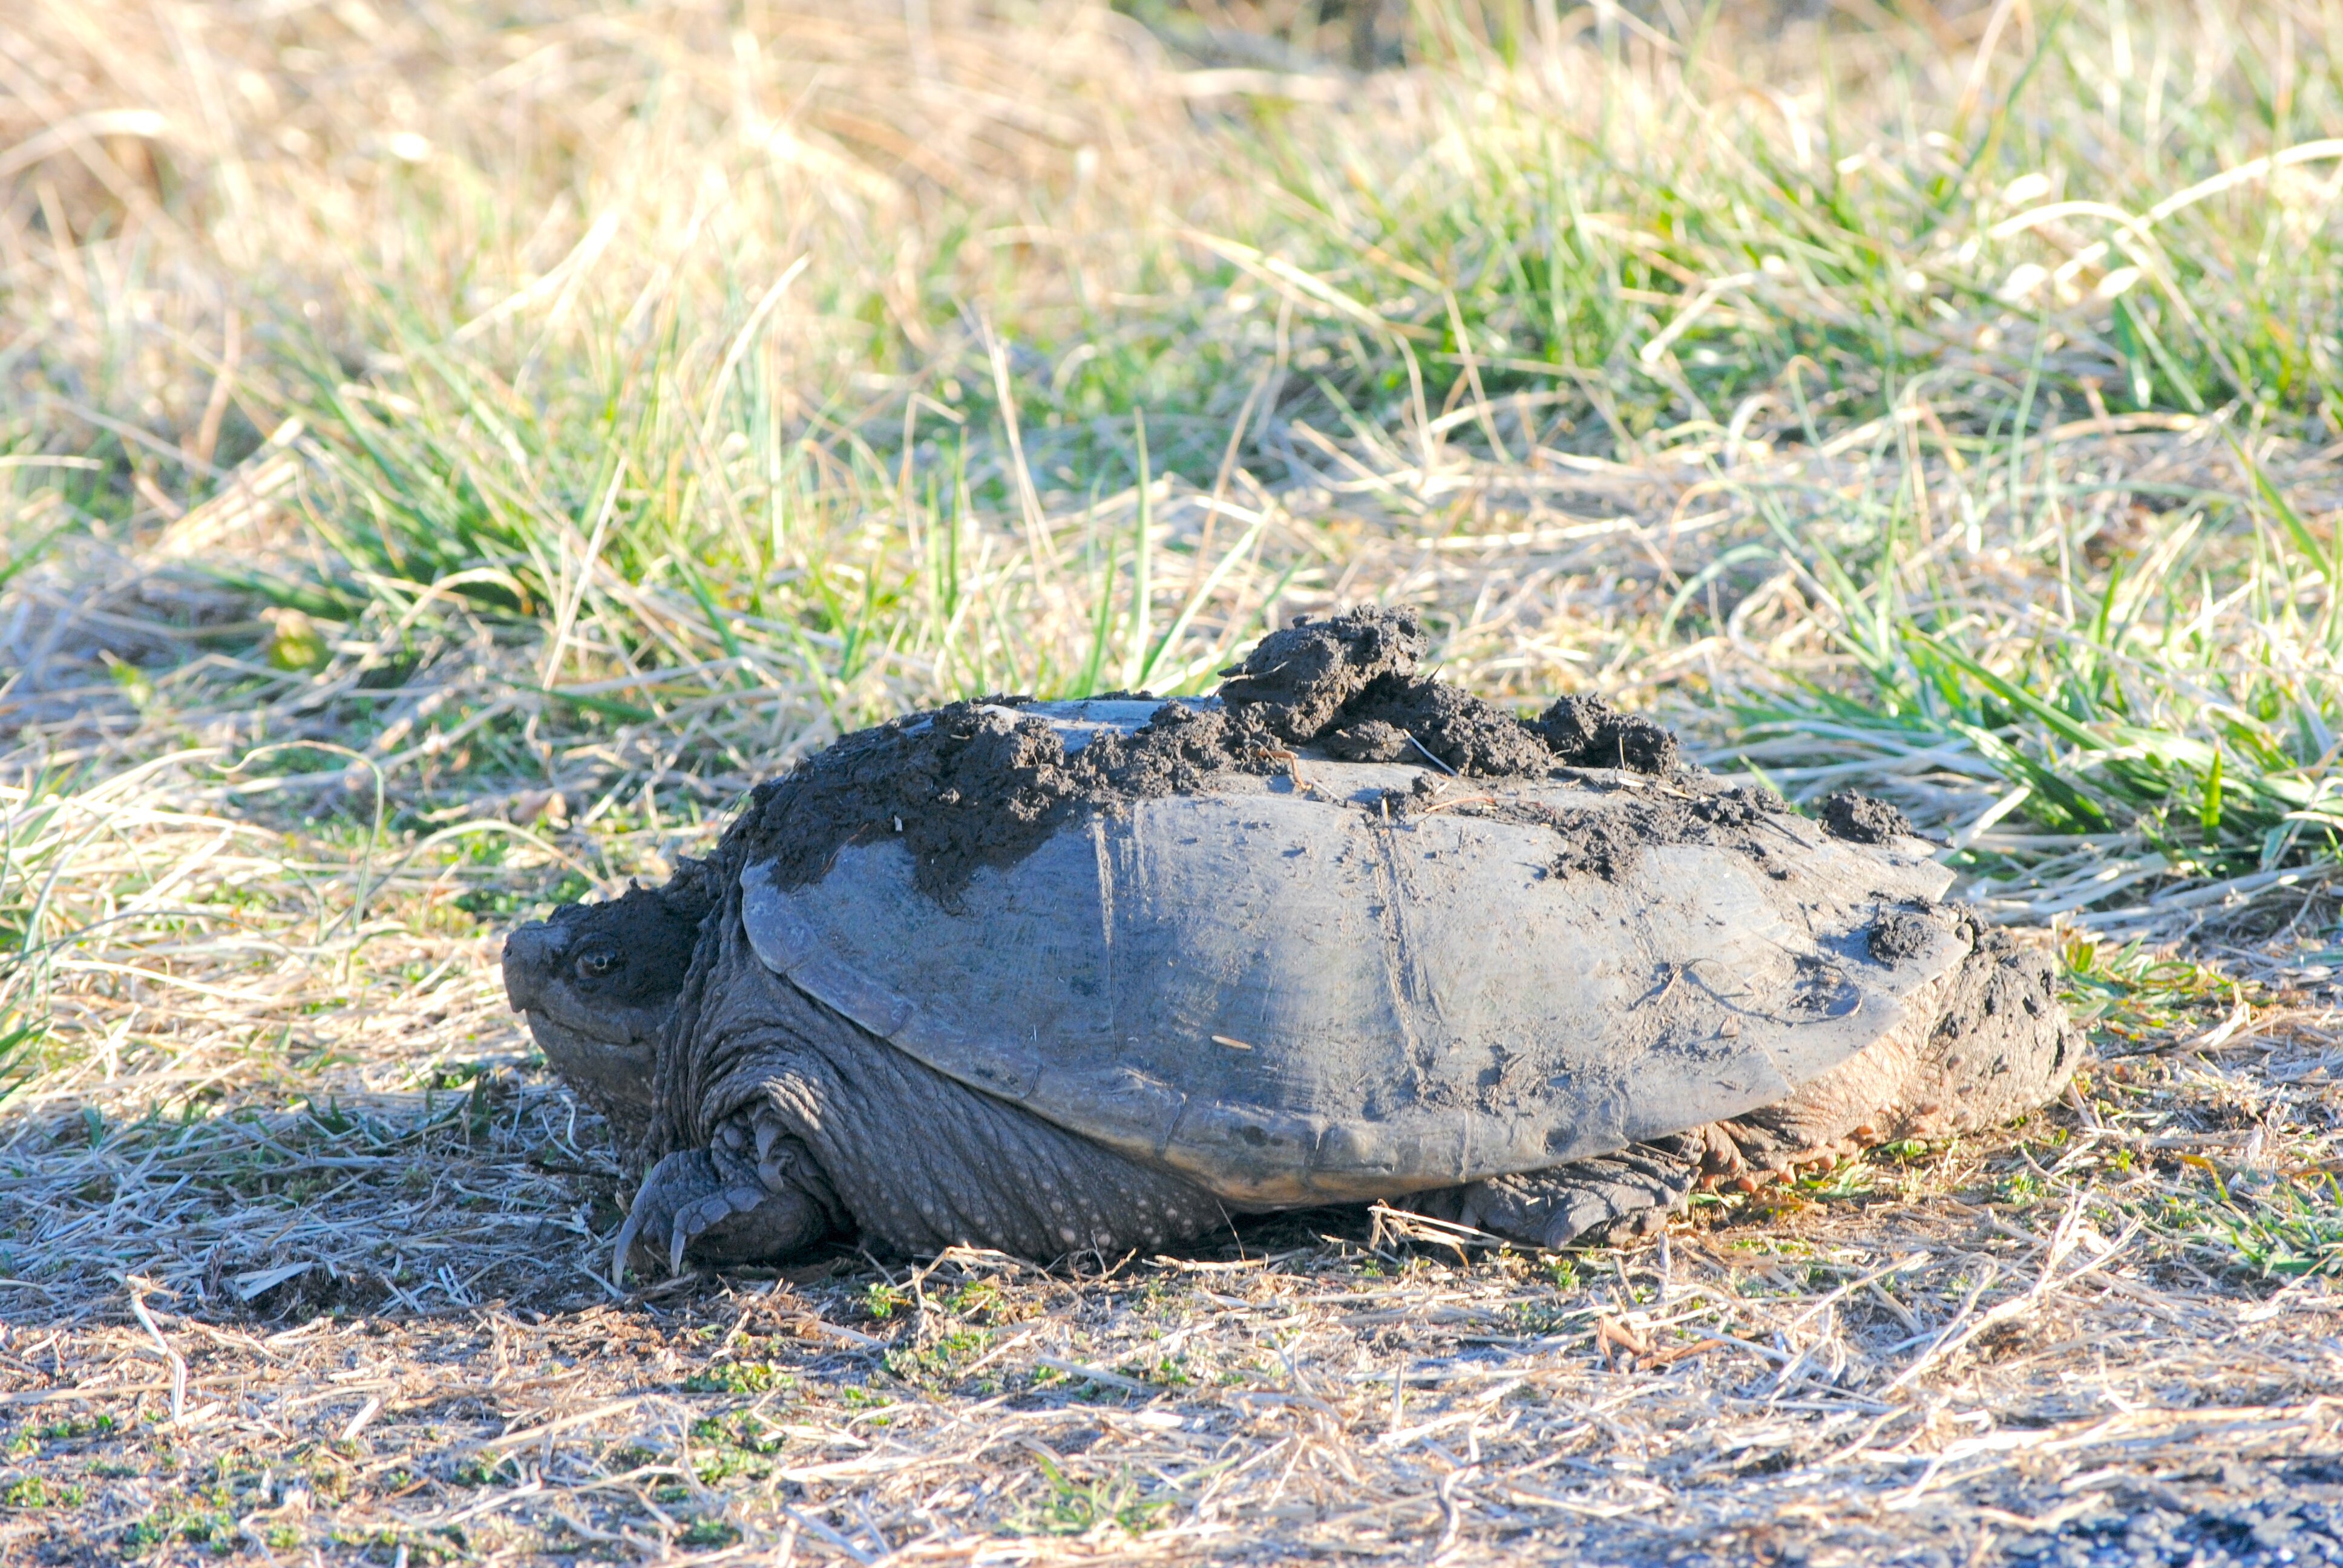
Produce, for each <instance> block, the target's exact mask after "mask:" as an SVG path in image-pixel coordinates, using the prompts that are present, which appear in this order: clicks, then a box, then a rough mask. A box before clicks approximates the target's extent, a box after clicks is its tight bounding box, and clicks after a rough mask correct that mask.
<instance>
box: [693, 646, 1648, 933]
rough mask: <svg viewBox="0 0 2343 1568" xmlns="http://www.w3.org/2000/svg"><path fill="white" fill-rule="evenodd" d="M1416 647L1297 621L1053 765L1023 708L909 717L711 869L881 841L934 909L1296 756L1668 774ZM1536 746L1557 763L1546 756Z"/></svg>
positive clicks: (783, 867)
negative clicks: (1516, 711) (1138, 809)
mask: <svg viewBox="0 0 2343 1568" xmlns="http://www.w3.org/2000/svg"><path fill="white" fill-rule="evenodd" d="M1427 646H1428V639H1427V638H1425V636H1424V633H1423V626H1422V623H1421V622H1419V621H1418V619H1417V618H1416V616H1415V613H1414V612H1413V610H1407V609H1395V610H1394V609H1383V608H1377V607H1373V606H1363V607H1361V608H1356V609H1353V610H1349V611H1346V612H1344V613H1343V614H1342V615H1338V616H1330V617H1327V618H1322V619H1312V618H1306V617H1305V618H1302V619H1299V620H1297V621H1295V622H1294V624H1293V625H1292V626H1290V627H1287V628H1284V629H1283V630H1282V631H1278V632H1274V633H1272V634H1271V635H1270V636H1268V637H1266V638H1262V640H1261V642H1260V643H1259V644H1258V645H1257V646H1256V647H1254V648H1253V649H1252V652H1251V653H1249V654H1248V655H1247V656H1246V657H1245V659H1244V661H1243V662H1242V664H1239V665H1236V666H1234V667H1232V668H1231V669H1229V670H1228V671H1226V672H1225V674H1226V676H1227V679H1226V680H1225V681H1224V683H1223V684H1222V687H1221V689H1220V692H1219V694H1218V697H1219V700H1218V701H1217V702H1216V703H1214V702H1202V703H1187V702H1179V701H1173V702H1167V703H1166V704H1165V705H1164V706H1163V707H1162V708H1161V709H1158V710H1157V712H1156V714H1155V717H1154V718H1153V719H1152V720H1151V721H1150V722H1149V723H1148V724H1146V725H1145V726H1143V727H1142V728H1141V729H1137V730H1135V731H1133V732H1131V733H1130V734H1127V735H1126V734H1121V733H1119V732H1115V731H1111V730H1109V731H1103V732H1101V733H1099V734H1098V735H1097V736H1096V737H1095V738H1093V739H1091V740H1090V741H1089V743H1088V744H1086V745H1081V746H1080V747H1078V749H1074V750H1071V751H1069V750H1068V749H1067V747H1066V743H1065V739H1064V738H1063V736H1062V735H1061V732H1060V731H1059V730H1058V729H1055V728H1054V727H1052V726H1051V724H1049V723H1048V722H1047V721H1046V720H1044V719H1041V718H1040V717H1039V716H1036V715H1031V714H1027V713H1025V712H1023V711H1022V709H1025V708H1026V707H1027V706H1028V705H1029V704H1030V700H1031V699H1026V698H1021V697H1011V698H1000V699H988V700H984V701H979V702H958V703H953V704H951V705H950V707H947V708H943V709H938V710H937V711H935V712H932V713H923V714H913V715H910V716H909V717H906V718H904V719H897V720H895V721H893V722H891V723H888V724H882V725H880V726H879V727H878V728H876V729H866V730H862V731H860V732H859V733H857V734H854V735H850V736H848V737H846V738H845V739H842V740H840V741H839V742H838V743H837V744H836V745H834V746H832V747H830V749H828V750H826V751H823V752H821V753H820V754H819V755H818V756H815V757H812V758H809V759H807V760H806V761H805V762H803V763H801V764H799V766H798V767H797V768H796V769H793V770H791V771H790V772H789V774H787V775H785V776H784V777H782V778H780V779H774V780H772V781H770V782H769V783H768V784H765V785H763V786H760V787H759V789H758V790H757V793H756V796H755V798H754V799H753V801H752V803H751V804H750V806H749V809H748V810H747V811H746V812H744V813H743V814H742V817H741V819H740V820H739V822H738V823H737V824H735V826H734V828H733V829H732V831H731V832H730V833H729V834H728V835H727V836H726V839H725V843H724V846H723V848H721V849H719V851H718V853H717V857H716V858H717V859H718V860H719V861H723V862H726V863H728V864H731V865H733V866H735V867H737V866H738V865H739V864H741V863H744V862H745V860H748V859H754V860H760V861H769V862H771V864H772V867H773V875H774V877H775V879H776V880H777V881H779V883H780V885H781V886H783V887H795V886H800V885H803V884H804V883H807V882H810V881H814V880H818V879H820V877H821V876H823V875H824V874H825V873H826V872H827V871H828V870H829V869H830V865H831V863H832V862H833V861H834V860H835V859H837V856H838V852H839V850H840V849H843V848H844V847H845V846H847V845H848V844H852V843H868V842H873V841H876V840H877V839H881V838H887V837H894V838H899V839H901V840H902V842H903V844H904V847H905V848H906V849H909V850H910V853H911V857H912V860H913V862H914V865H915V866H916V868H917V869H916V874H915V879H916V885H917V886H918V887H919V888H920V890H921V891H923V892H925V893H927V894H928V895H930V897H932V898H936V899H939V900H945V901H947V902H949V901H950V900H951V899H952V898H954V897H955V896H956V895H957V893H958V892H959V891H960V890H961V889H962V888H964V887H966V886H967V885H968V879H970V877H971V876H973V875H974V874H975V872H976V870H977V869H978V868H979V867H980V866H1001V865H1009V864H1012V863H1014V862H1015V861H1017V860H1019V859H1022V858H1023V857H1024V856H1026V855H1027V854H1030V853H1031V851H1032V850H1033V849H1035V848H1036V847H1037V846H1038V845H1040V844H1041V841H1042V840H1043V839H1047V838H1048V837H1049V836H1050V835H1051V833H1052V832H1054V831H1056V830H1057V829H1058V828H1059V827H1060V826H1061V824H1062V823H1063V822H1065V821H1066V820H1067V819H1069V818H1070V817H1071V816H1072V815H1074V814H1075V813H1077V812H1080V811H1083V810H1091V809H1109V810H1111V809H1116V808H1118V807H1121V806H1124V805H1128V804H1130V803H1131V802H1132V801H1136V800H1142V799H1155V798H1160V797H1162V796H1167V795H1185V794H1194V793H1197V792H1199V791H1202V790H1205V789H1211V788H1212V785H1213V783H1214V781H1215V780H1216V779H1222V778H1226V777H1229V776H1232V775H1239V774H1252V775H1266V774H1271V773H1274V772H1277V771H1279V770H1281V769H1284V768H1287V767H1289V766H1291V765H1292V762H1293V760H1294V748H1296V747H1303V746H1308V747H1315V748H1321V749H1323V750H1325V751H1326V752H1327V753H1329V754H1331V755H1332V756H1334V757H1336V758H1339V759H1344V760H1353V761H1366V760H1375V761H1392V762H1404V761H1422V762H1426V763H1430V764H1433V765H1436V766H1439V767H1441V768H1443V769H1446V770H1448V771H1449V772H1452V773H1455V774H1460V775H1463V776H1466V777H1472V778H1482V779H1495V778H1536V777H1541V776H1544V775H1545V774H1547V773H1549V772H1551V771H1552V770H1553V769H1554V767H1556V766H1557V765H1558V764H1569V765H1572V766H1590V765H1594V766H1610V765H1613V763H1614V760H1615V759H1617V758H1622V757H1624V758H1625V759H1627V760H1628V761H1629V762H1630V764H1631V765H1636V766H1641V765H1645V764H1649V765H1651V766H1653V767H1655V768H1658V769H1670V768H1674V766H1675V759H1676V758H1677V757H1678V755H1679V753H1678V750H1677V748H1676V743H1675V738H1674V736H1672V735H1670V734H1669V733H1668V732H1667V731H1666V730H1664V729H1661V728H1660V727H1659V726H1658V725H1656V724H1654V723H1652V722H1651V721H1650V720H1649V719H1641V718H1638V717H1635V716H1634V715H1625V714H1621V713H1619V712H1618V711H1617V710H1616V709H1613V708H1611V707H1610V705H1609V704H1607V703H1603V702H1599V701H1595V700H1594V699H1564V702H1563V703H1558V704H1556V705H1555V707H1554V709H1548V711H1547V714H1546V717H1545V719H1542V720H1541V721H1540V724H1541V725H1543V726H1544V728H1540V727H1538V726H1533V725H1528V724H1524V723H1523V722H1522V721H1521V720H1520V719H1516V718H1514V717H1513V715H1512V714H1510V713H1507V712H1506V711H1505V710H1504V709H1501V708H1499V707H1497V706H1495V705H1494V704H1493V703H1489V702H1486V701H1483V699H1480V698H1477V697H1474V696H1473V695H1472V694H1471V693H1469V692H1465V691H1462V690H1459V689H1457V688H1455V687H1453V686H1446V685H1443V684H1441V683H1440V682H1438V681H1436V680H1433V679H1431V678H1426V677H1423V676H1420V675H1418V674H1417V673H1416V665H1417V662H1418V660H1420V659H1421V658H1423V653H1424V650H1425V648H1426V647H1427ZM1141 695H1143V694H1141ZM1571 705H1574V706H1571ZM1565 708H1566V709H1567V712H1568V713H1569V714H1570V715H1574V716H1575V717H1574V718H1572V719H1569V721H1568V722H1567V723H1565V722H1564V721H1563V720H1560V719H1556V718H1555V715H1556V713H1557V712H1562V711H1564V709H1565ZM1573 726H1574V727H1573ZM1549 736H1561V737H1562V738H1563V739H1564V741H1565V742H1566V743H1567V744H1568V745H1569V747H1570V748H1571V749H1569V750H1568V751H1567V752H1566V753H1565V754H1558V753H1557V752H1556V751H1555V750H1554V749H1553V747H1552V746H1551V745H1550V744H1549V739H1548V738H1549Z"/></svg>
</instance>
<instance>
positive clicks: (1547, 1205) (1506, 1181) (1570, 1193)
mask: <svg viewBox="0 0 2343 1568" xmlns="http://www.w3.org/2000/svg"><path fill="white" fill-rule="evenodd" d="M1697 1173H1698V1169H1697V1167H1696V1166H1695V1165H1694V1162H1693V1161H1691V1160H1688V1159H1686V1158H1684V1157H1683V1156H1682V1155H1681V1154H1679V1153H1678V1152H1677V1151H1674V1150H1672V1149H1669V1148H1665V1147H1660V1146H1655V1145H1653V1144H1638V1145H1636V1146H1635V1147H1634V1148H1632V1149H1626V1150H1622V1151H1620V1152H1618V1153H1616V1154H1606V1155H1604V1156H1602V1157H1600V1158H1598V1159H1594V1160H1578V1161H1572V1162H1571V1163H1570V1164H1568V1165H1557V1166H1555V1167H1554V1168H1553V1169H1552V1170H1550V1171H1529V1172H1526V1173H1524V1174H1522V1175H1518V1176H1495V1177H1491V1178H1489V1179H1487V1180H1485V1181H1469V1182H1467V1183H1465V1184H1464V1185H1463V1186H1462V1187H1446V1188H1443V1189H1441V1190H1439V1191H1434V1192H1425V1193H1422V1194H1419V1195H1418V1196H1417V1197H1415V1198H1413V1199H1411V1200H1410V1201H1409V1202H1408V1207H1410V1208H1412V1209H1414V1210H1415V1211H1417V1212H1419V1213H1423V1214H1429V1215H1431V1216H1432V1217H1433V1218H1434V1219H1438V1220H1449V1221H1454V1222H1456V1223H1458V1224H1463V1225H1470V1226H1472V1227H1473V1228H1474V1229H1475V1230H1481V1231H1488V1232H1489V1233H1490V1234H1491V1235H1493V1236H1503V1237H1504V1238H1506V1239H1507V1240H1508V1241H1521V1242H1523V1243H1526V1244H1527V1245H1529V1246H1533V1247H1545V1248H1559V1247H1570V1246H1619V1245H1624V1244H1625V1243H1628V1242H1632V1241H1639V1240H1642V1239H1643V1238H1644V1237H1647V1236H1653V1235H1656V1234H1658V1233H1659V1231H1661V1230H1662V1229H1663V1228H1664V1227H1665V1226H1666V1224H1667V1221H1668V1216H1669V1215H1671V1214H1673V1213H1674V1212H1675V1211H1677V1210H1678V1209H1681V1208H1682V1207H1683V1206H1684V1202H1685V1201H1686V1200H1687V1199H1689V1198H1690V1197H1691V1195H1692V1189H1693V1182H1694V1178H1695V1176H1696V1175H1697Z"/></svg>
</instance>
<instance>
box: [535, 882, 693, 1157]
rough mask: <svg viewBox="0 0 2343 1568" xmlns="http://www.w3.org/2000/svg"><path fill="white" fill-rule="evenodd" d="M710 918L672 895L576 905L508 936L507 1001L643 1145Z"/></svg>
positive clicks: (565, 1072)
mask: <svg viewBox="0 0 2343 1568" xmlns="http://www.w3.org/2000/svg"><path fill="white" fill-rule="evenodd" d="M704 914H705V911H704V910H701V909H699V907H698V905H697V903H696V901H695V900H688V899H679V898H676V897H671V896H670V895H669V892H668V891H667V890H659V891H653V890H649V889H646V888H632V889H629V890H628V891H627V892H626V893H625V894H624V895H623V896H621V897H619V898H618V899H614V900H609V901H608V902H605V903H599V904H567V905H564V906H563V907H562V908H560V909H558V910H555V911H554V912H553V917H552V919H550V920H534V921H531V922H530V923H529V924H528V925H525V926H523V927H521V928H520V929H519V930H516V931H514V932H513V933H512V934H511V935H510V936H508V937H507V938H506V939H505V954H504V972H505V997H506V1000H508V1001H510V1002H511V1003H512V1007H513V1010H514V1011H516V1012H518V1013H522V1014H524V1015H526V1016H527V1017H528V1027H529V1032H530V1033H531V1034H533V1035H534V1036H536V1038H537V1043H538V1049H540V1050H543V1051H544V1052H545V1059H546V1060H548V1062H550V1063H552V1064H553V1069H554V1070H555V1071H557V1072H558V1073H559V1074H560V1075H561V1077H562V1080H563V1081H565V1082H567V1083H568V1085H569V1087H570V1088H571V1089H573V1090H575V1091H577V1092H578V1094H579V1095H581V1096H583V1097H584V1098H585V1100H586V1101H588V1103H590V1104H591V1105H592V1106H593V1107H594V1108H595V1109H596V1110H597V1111H600V1112H602V1114H603V1115H604V1116H606V1117H608V1118H609V1120H610V1121H611V1123H612V1124H613V1125H614V1126H615V1127H616V1128H617V1129H618V1132H619V1134H620V1136H621V1137H622V1138H624V1139H626V1140H628V1141H634V1140H637V1139H639V1138H640V1137H641V1136H642V1134H643V1133H644V1132H645V1131H647V1130H648V1129H649V1123H650V1115H651V1085H652V1058H653V1053H654V1052H655V1051H656V1050H657V1048H658V1042H659V1032H660V1030H662V1029H663V1028H664V1027H665V1026H666V1023H667V1019H668V1015H669V1012H670V1011H671V1010H673V1009H674V1006H675V1000H676V998H677V997H678V996H679V995H680V994H681V992H682V990H683V982H684V978H685V977H686V976H687V975H688V974H689V972H690V970H691V955H692V949H693V947H694V945H695V944H696V942H697V941H698V940H699V918H700V917H702V916H704Z"/></svg>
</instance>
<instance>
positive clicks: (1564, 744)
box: [1529, 697, 1684, 774]
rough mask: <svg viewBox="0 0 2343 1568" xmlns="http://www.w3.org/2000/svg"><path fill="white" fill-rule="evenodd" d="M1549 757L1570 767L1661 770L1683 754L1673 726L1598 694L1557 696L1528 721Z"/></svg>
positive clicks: (1674, 766)
mask: <svg viewBox="0 0 2343 1568" xmlns="http://www.w3.org/2000/svg"><path fill="white" fill-rule="evenodd" d="M1529 728H1530V729H1533V730H1534V731H1536V733H1537V735H1538V737H1539V739H1542V740H1544V742H1545V745H1546V749H1548V750H1549V751H1551V752H1553V753H1554V759H1555V760H1557V761H1559V762H1562V763H1564V764H1565V765H1567V766H1569V767H1573V768H1617V769H1623V770H1627V771H1632V772H1636V773H1656V774H1667V773H1672V772H1674V771H1675V769H1677V768H1678V766H1680V765H1681V764H1682V762H1683V760H1684V749H1683V747H1682V746H1680V745H1679V744H1677V741H1676V738H1675V735H1674V732H1673V731H1671V730H1669V729H1664V728H1663V727H1662V726H1660V725H1657V724H1654V723H1653V722H1652V721H1651V720H1650V719H1646V718H1644V716H1643V715H1642V714H1640V713H1622V712H1620V711H1619V709H1616V708H1614V707H1613V706H1612V705H1611V704H1610V703H1608V702H1605V701H1604V699H1601V698H1599V697H1562V698H1556V699H1554V706H1553V707H1551V708H1549V709H1546V710H1545V711H1544V713H1541V714H1540V715H1538V718H1537V722H1536V723H1535V724H1533V725H1531V726H1529Z"/></svg>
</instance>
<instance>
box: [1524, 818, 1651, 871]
mask: <svg viewBox="0 0 2343 1568" xmlns="http://www.w3.org/2000/svg"><path fill="white" fill-rule="evenodd" d="M1546 825H1547V826H1548V827H1551V828H1552V829H1554V837H1555V838H1557V839H1561V840H1562V842H1561V844H1560V845H1559V846H1558V847H1557V848H1556V849H1555V850H1554V859H1552V860H1551V861H1549V862H1547V865H1548V869H1550V870H1551V872H1552V874H1553V875H1554V876H1557V877H1575V876H1586V875H1590V874H1591V875H1594V876H1597V877H1600V878H1602V879H1604V881H1606V882H1615V881H1617V880H1619V879H1621V878H1622V877H1624V876H1626V875H1627V874H1628V873H1629V872H1631V871H1633V870H1634V869H1635V864H1636V862H1637V861H1639V860H1641V859H1643V858H1644V835H1643V834H1642V833H1641V832H1639V831H1637V829H1638V828H1640V827H1641V826H1642V824H1641V823H1640V822H1639V821H1631V820H1630V819H1628V818H1627V816H1626V814H1625V813H1624V812H1618V811H1555V812H1553V813H1550V814H1549V815H1548V817H1547V822H1546Z"/></svg>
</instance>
